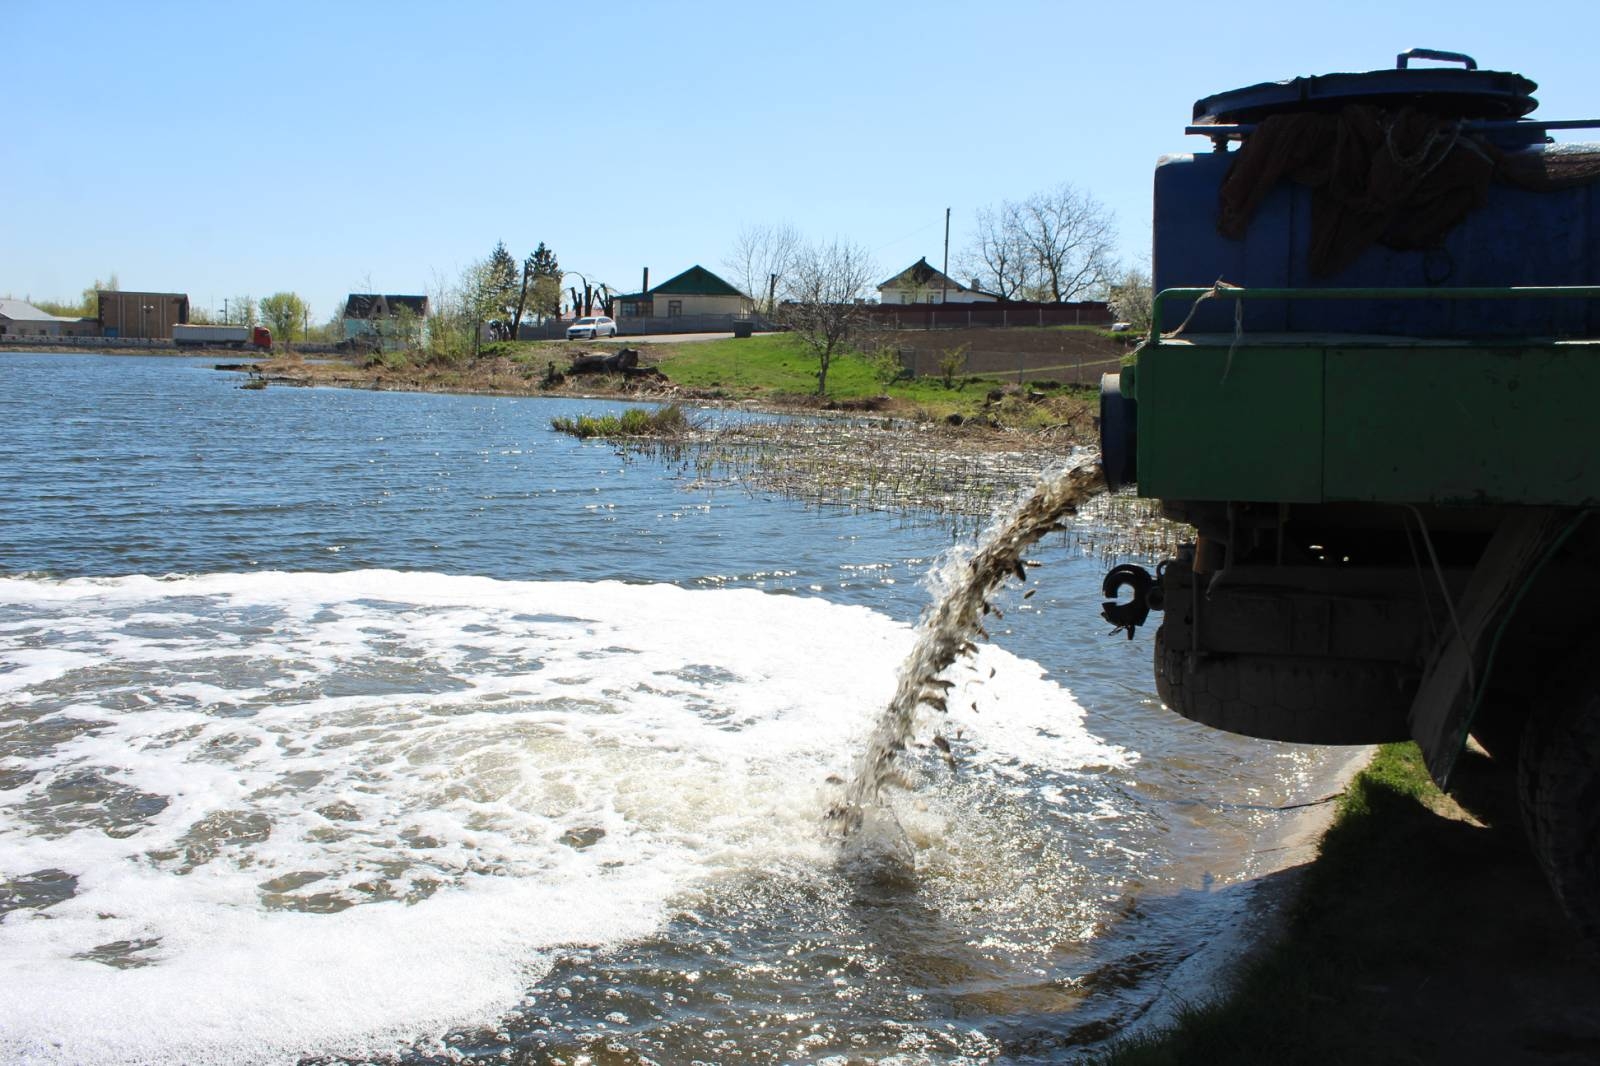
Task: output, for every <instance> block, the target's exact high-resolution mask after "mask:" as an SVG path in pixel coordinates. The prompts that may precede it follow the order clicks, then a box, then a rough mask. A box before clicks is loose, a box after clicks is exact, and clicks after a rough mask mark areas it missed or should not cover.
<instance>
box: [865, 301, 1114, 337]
mask: <svg viewBox="0 0 1600 1066" xmlns="http://www.w3.org/2000/svg"><path fill="white" fill-rule="evenodd" d="M867 314H868V315H869V316H870V318H871V320H872V323H873V325H875V326H877V327H878V328H880V329H922V330H936V329H986V328H994V329H1008V328H1011V327H1016V326H1109V325H1111V310H1110V309H1109V308H1108V307H1107V306H1106V305H1105V304H1104V303H1100V302H1097V301H1083V302H1079V303H1063V304H1041V303H1022V302H1020V301H1018V302H1012V303H1004V304H1000V303H992V304H984V303H979V304H875V305H870V306H869V307H868V310H867Z"/></svg>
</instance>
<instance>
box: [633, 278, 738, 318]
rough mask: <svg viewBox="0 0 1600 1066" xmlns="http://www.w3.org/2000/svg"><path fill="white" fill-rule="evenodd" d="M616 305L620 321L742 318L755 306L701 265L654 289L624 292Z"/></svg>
mask: <svg viewBox="0 0 1600 1066" xmlns="http://www.w3.org/2000/svg"><path fill="white" fill-rule="evenodd" d="M646 276H647V277H648V273H647V274H646ZM614 303H615V306H616V311H617V313H616V315H615V317H616V318H618V319H632V318H686V317H690V316H710V315H718V316H730V317H733V318H741V317H745V316H748V315H749V314H750V312H751V310H752V309H753V307H754V304H753V302H752V301H751V299H750V297H749V296H747V295H746V294H744V293H742V292H740V291H739V290H738V289H736V288H734V287H733V286H732V285H730V284H728V283H727V282H726V281H723V280H722V279H721V278H719V277H717V276H716V275H715V274H713V273H712V272H711V271H709V270H707V269H706V268H705V267H703V266H699V265H695V266H692V267H690V268H689V269H688V270H685V271H684V272H683V273H682V274H679V275H678V276H677V277H674V278H669V279H668V280H666V281H663V282H662V283H661V284H660V285H657V286H656V287H655V288H653V289H646V290H645V291H643V292H630V293H624V294H623V295H620V296H618V297H616V299H615V301H614Z"/></svg>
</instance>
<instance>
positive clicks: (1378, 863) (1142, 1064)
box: [1096, 743, 1464, 1066]
mask: <svg viewBox="0 0 1600 1066" xmlns="http://www.w3.org/2000/svg"><path fill="white" fill-rule="evenodd" d="M1432 795H1437V790H1436V789H1435V788H1434V785H1433V783H1432V782H1431V781H1430V780H1429V778H1428V773H1427V769H1426V768H1425V767H1424V766H1423V763H1422V757H1421V754H1420V753H1419V752H1418V750H1417V747H1416V745H1415V744H1410V743H1406V744H1390V745H1386V746H1384V747H1383V748H1381V749H1379V752H1378V754H1377V757H1376V758H1375V759H1374V761H1373V762H1372V764H1371V765H1370V766H1369V767H1368V768H1367V769H1366V770H1364V771H1363V772H1362V773H1360V774H1359V775H1357V776H1356V778H1355V779H1354V780H1353V781H1352V783H1351V785H1350V787H1349V788H1348V789H1347V790H1346V791H1345V793H1344V795H1343V796H1342V797H1341V798H1340V800H1339V806H1338V811H1337V814H1336V816H1335V820H1334V824H1333V825H1332V827H1331V828H1330V829H1329V830H1328V832H1327V834H1326V836H1325V837H1324V839H1323V842H1322V849H1321V853H1320V855H1319V857H1318V859H1317V861H1316V862H1315V863H1313V864H1311V866H1310V867H1309V868H1308V869H1307V871H1306V875H1305V882H1304V884H1303V885H1302V886H1301V890H1300V894H1299V896H1298V898H1297V900H1296V903H1295V904H1294V906H1293V908H1292V909H1291V912H1290V915H1289V920H1288V925H1287V929H1286V931H1285V934H1284V936H1283V937H1282V939H1281V940H1279V941H1278V942H1277V943H1275V944H1274V945H1273V946H1271V947H1270V948H1268V949H1267V950H1266V951H1265V952H1264V953H1263V954H1261V955H1260V956H1259V957H1257V958H1256V959H1255V960H1254V961H1253V962H1251V963H1249V964H1247V965H1246V966H1245V967H1244V969H1243V971H1242V972H1241V973H1240V974H1239V976H1238V982H1237V984H1236V986H1235V987H1234V988H1233V990H1232V991H1231V993H1230V994H1228V995H1227V996H1226V997H1225V998H1223V999H1221V1000H1219V1001H1217V1002H1214V1003H1210V1004H1201V1005H1195V1006H1190V1007H1187V1008H1185V1009H1184V1010H1183V1011H1182V1012H1181V1013H1180V1015H1179V1018H1178V1020H1177V1022H1176V1023H1175V1024H1174V1026H1173V1027H1172V1028H1170V1029H1168V1030H1166V1031H1164V1032H1159V1033H1156V1034H1153V1035H1150V1036H1146V1037H1143V1038H1139V1039H1133V1040H1128V1041H1124V1042H1121V1043H1119V1044H1116V1045H1113V1047H1112V1048H1111V1049H1110V1050H1109V1051H1108V1052H1107V1053H1105V1054H1104V1055H1103V1056H1101V1057H1100V1058H1099V1059H1097V1060H1096V1061H1097V1062H1098V1063H1099V1064H1100V1066H1179V1064H1185V1066H1186V1064H1190V1063H1195V1064H1199V1063H1205V1064H1211V1063H1230V1064H1235V1066H1252V1064H1262V1066H1265V1064H1268V1063H1270V1064H1273V1066H1284V1064H1292V1063H1307V1064H1310V1063H1329V1062H1351V1063H1355V1062H1360V1063H1375V1062H1396V1061H1402V1062H1403V1061H1411V1059H1410V1058H1409V1057H1408V1056H1409V1054H1410V1052H1408V1051H1407V1050H1406V1049H1404V1048H1397V1047H1396V1046H1395V1045H1394V1043H1393V1042H1392V1041H1391V1039H1390V1038H1389V1036H1388V1035H1387V1033H1386V1031H1385V1029H1386V1027H1385V1026H1384V1024H1383V1023H1382V1020H1381V1018H1380V1017H1379V1015H1380V1012H1381V1010H1382V1007H1383V1000H1382V997H1375V996H1374V995H1373V993H1372V987H1373V982H1375V981H1377V982H1381V980H1382V977H1381V976H1378V977H1373V976H1370V975H1373V974H1380V975H1381V974H1382V973H1385V972H1388V971H1389V970H1391V969H1393V968H1395V967H1404V966H1415V965H1422V966H1427V965H1433V964H1435V961H1430V960H1432V953H1433V952H1436V951H1438V950H1440V949H1441V947H1442V948H1443V949H1444V950H1446V951H1448V941H1447V940H1446V941H1445V943H1444V944H1440V943H1437V941H1439V940H1440V939H1441V938H1440V934H1439V931H1438V928H1437V926H1436V925H1434V924H1432V923H1429V922H1427V921H1419V918H1420V917H1421V916H1423V915H1426V914H1427V913H1428V912H1429V911H1430V910H1433V911H1437V910H1438V904H1437V902H1436V901H1437V900H1439V899H1441V898H1448V897H1449V895H1450V893H1451V886H1452V884H1454V883H1459V881H1458V879H1459V878H1460V877H1462V876H1463V875H1464V874H1463V870H1462V869H1460V868H1459V866H1458V865H1457V864H1456V863H1454V862H1451V861H1447V860H1441V858H1440V850H1439V849H1438V848H1436V847H1434V846H1431V845H1430V840H1431V838H1432V836H1433V835H1434V834H1436V833H1437V831H1438V830H1437V827H1438V823H1439V822H1441V821H1442V820H1441V819H1440V818H1439V817H1438V816H1437V815H1435V814H1434V813H1433V812H1432V811H1431V810H1430V809H1429V808H1428V807H1427V805H1426V803H1425V802H1424V799H1425V798H1426V797H1429V796H1432ZM1439 964H1446V963H1439ZM1415 1061H1423V1060H1422V1059H1416V1060H1415Z"/></svg>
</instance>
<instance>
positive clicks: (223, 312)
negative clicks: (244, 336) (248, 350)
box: [222, 296, 228, 326]
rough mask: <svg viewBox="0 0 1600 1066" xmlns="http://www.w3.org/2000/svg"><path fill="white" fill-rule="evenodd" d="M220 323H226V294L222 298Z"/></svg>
mask: <svg viewBox="0 0 1600 1066" xmlns="http://www.w3.org/2000/svg"><path fill="white" fill-rule="evenodd" d="M222 324H223V325H224V326H226V325H227V324H228V298H227V297H226V296H224V297H223V298H222Z"/></svg>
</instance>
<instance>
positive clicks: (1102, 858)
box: [0, 353, 1341, 1063]
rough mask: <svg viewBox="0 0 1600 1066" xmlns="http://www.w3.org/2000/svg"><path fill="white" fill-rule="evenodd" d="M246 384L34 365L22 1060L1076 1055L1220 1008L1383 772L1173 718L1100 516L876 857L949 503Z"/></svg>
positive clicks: (18, 480) (973, 686)
mask: <svg viewBox="0 0 1600 1066" xmlns="http://www.w3.org/2000/svg"><path fill="white" fill-rule="evenodd" d="M238 385H239V379H238V378H237V377H236V376H234V375H230V374H225V373H219V372H217V371H214V370H212V369H210V364H209V363H208V362H206V361H201V360H189V359H173V358H150V357H108V356H87V355H86V356H75V355H30V354H26V353H6V354H0V499H3V500H4V504H3V505H0V987H3V988H4V989H5V990H6V991H5V994H4V995H0V1059H4V1060H6V1061H30V1062H35V1061H36V1062H48V1063H123V1062H147V1061H172V1062H191V1063H201V1062H204V1063H254V1062H286V1063H295V1062H304V1061H314V1062H338V1061H355V1062H366V1061H385V1062H388V1061H399V1062H446V1061H462V1060H464V1059H470V1060H473V1061H519V1062H556V1061H561V1062H569V1063H577V1062H595V1063H631V1062H645V1061H655V1062H661V1063H676V1062H690V1061H696V1060H698V1061H704V1062H759V1063H775V1062H840V1063H843V1062H854V1061H893V1062H897V1063H922V1062H940V1063H942V1062H992V1061H999V1062H1046V1061H1062V1060H1070V1059H1071V1058H1073V1057H1074V1056H1076V1055H1078V1054H1080V1053H1081V1052H1082V1051H1083V1050H1084V1049H1087V1048H1093V1047H1094V1046H1096V1045H1097V1044H1098V1043H1099V1042H1101V1041H1103V1040H1104V1039H1105V1038H1106V1037H1107V1036H1109V1035H1112V1034H1114V1033H1116V1032H1117V1031H1119V1030H1121V1029H1123V1028H1124V1027H1126V1026H1129V1025H1132V1024H1136V1023H1138V1022H1139V1020H1140V1019H1141V1018H1144V1017H1146V1016H1147V1015H1149V1014H1151V1013H1152V1012H1155V1011H1159V1010H1160V1009H1161V1004H1162V1003H1163V1002H1164V1000H1163V993H1164V992H1171V991H1174V990H1175V991H1176V992H1178V993H1179V994H1182V995H1185V996H1188V997H1191V998H1192V997H1194V996H1195V995H1200V994H1204V991H1205V988H1206V983H1207V981H1208V980H1209V977H1208V974H1209V972H1210V971H1209V970H1208V968H1207V966H1206V965H1205V964H1203V963H1204V960H1205V959H1206V958H1207V957H1208V952H1210V951H1211V945H1213V944H1214V943H1215V942H1218V941H1220V940H1224V939H1226V935H1227V933H1228V931H1229V930H1232V929H1236V928H1237V927H1238V926H1240V925H1241V924H1242V923H1247V922H1248V921H1250V920H1251V917H1252V908H1253V906H1254V904H1253V903H1252V901H1251V899H1250V897H1249V894H1248V893H1247V892H1245V891H1243V886H1244V885H1245V884H1246V883H1247V882H1249V881H1250V879H1251V878H1252V877H1253V876H1256V875H1257V874H1259V873H1260V872H1262V871H1263V870H1266V869H1269V868H1270V867H1271V866H1272V865H1273V863H1274V861H1275V854H1276V849H1277V848H1278V846H1279V844H1280V843H1281V840H1280V837H1281V834H1282V833H1283V831H1285V830H1286V829H1287V828H1288V826H1289V823H1288V822H1287V819H1288V818H1289V817H1291V815H1289V814H1287V813H1284V812H1281V811H1278V810H1276V809H1274V808H1276V807H1279V806H1283V805H1288V804H1295V803H1303V802H1306V801H1308V800H1313V799H1317V798H1320V796H1321V795H1322V794H1323V792H1324V791H1325V790H1326V788H1327V781H1328V779H1329V776H1330V773H1331V772H1332V769H1333V767H1334V763H1335V761H1336V760H1337V759H1339V758H1341V757H1340V756H1331V755H1329V754H1327V753H1325V752H1322V751H1319V750H1316V749H1306V748H1297V747H1293V746H1290V745H1275V744H1267V743H1262V742H1254V741H1248V740H1242V739H1239V738H1233V737H1228V736H1224V735H1221V734H1217V733H1213V732H1210V731H1207V730H1204V729H1202V728H1200V727H1197V726H1193V725H1191V724H1189V723H1187V722H1184V721H1182V720H1180V719H1178V718H1176V717H1175V716H1172V715H1170V714H1168V713H1167V712H1165V711H1163V710H1162V709H1161V708H1160V706H1159V704H1158V703H1157V702H1156V700H1155V696H1154V693H1153V691H1152V682H1151V678H1150V665H1149V657H1150V646H1149V638H1148V636H1144V637H1142V639H1140V640H1137V641H1134V642H1129V641H1126V640H1122V639H1111V638H1109V637H1107V635H1106V626H1105V625H1104V624H1103V623H1102V622H1101V620H1100V618H1099V600H1100V595H1099V582H1100V578H1101V576H1102V574H1103V573H1104V570H1105V569H1106V564H1105V563H1103V562H1102V561H1100V560H1097V559H1094V558H1090V557H1087V556H1086V555H1085V554H1084V552H1083V551H1082V550H1081V549H1079V548H1076V547H1075V546H1074V542H1073V541H1072V540H1071V539H1070V538H1068V537H1059V538H1055V539H1053V540H1051V541H1047V542H1045V543H1044V544H1043V545H1041V546H1040V547H1039V549H1038V550H1037V551H1036V552H1035V553H1034V556H1035V557H1036V558H1037V560H1038V561H1039V562H1040V563H1041V564H1042V565H1041V567H1040V568H1039V569H1038V570H1036V571H1034V572H1033V575H1032V580H1031V581H1030V587H1032V588H1034V589H1035V590H1036V592H1035V594H1034V595H1033V596H1032V597H1031V598H1028V599H1026V600H1024V599H1023V598H1022V589H1020V588H1013V589H1012V590H1010V591H1009V592H1008V593H1007V595H1006V596H1005V597H1004V598H1003V599H1002V601H1001V606H1002V608H1003V609H1004V611H1005V614H1004V620H1003V621H999V622H996V623H995V625H994V626H993V627H992V630H993V635H994V638H995V639H994V641H993V643H991V644H988V645H986V646H985V647H984V648H982V649H981V651H980V654H979V656H978V657H977V659H976V661H975V662H974V663H972V664H971V666H970V667H961V666H958V667H956V668H954V669H953V670H952V671H951V673H950V674H949V675H947V676H948V677H949V678H950V679H951V680H952V681H954V682H955V683H956V687H955V689H954V690H953V691H952V693H951V696H950V699H949V705H950V708H951V713H950V715H949V716H948V718H944V719H941V720H940V721H931V720H930V721H929V722H928V723H927V725H926V727H925V730H924V733H923V740H924V742H926V741H927V740H930V739H931V738H932V736H933V735H934V733H935V732H939V733H941V734H942V735H943V736H944V737H946V738H948V740H949V742H950V744H951V746H952V750H953V754H954V755H955V756H956V767H955V769H954V770H952V769H950V768H949V767H948V766H946V764H945V762H944V761H943V759H942V758H941V757H940V754H941V753H939V752H938V751H935V750H932V749H931V748H930V749H929V750H928V751H926V752H918V753H916V755H915V758H914V759H913V760H912V762H913V772H914V776H915V778H916V780H915V785H916V787H915V788H913V789H911V790H909V791H907V792H905V793H903V794H900V795H898V796H897V798H896V800H895V803H896V813H897V815H898V817H899V819H900V822H901V824H902V825H903V826H904V828H905V830H906V833H907V835H908V837H909V839H910V841H911V843H912V845H913V846H914V848H915V852H916V855H915V871H914V873H910V874H907V875H905V876H897V877H877V878H867V877H863V876H861V875H860V874H859V873H853V872H852V871H851V870H850V869H849V868H847V867H844V866H841V864H839V863H838V862H837V858H838V856H837V846H836V844H834V843H833V842H832V841H831V840H830V839H829V837H828V835H827V833H826V832H825V830H824V827H823V814H824V812H825V810H826V809H827V806H828V803H829V802H830V799H831V796H832V792H831V791H830V790H831V786H830V785H829V784H828V779H829V778H830V776H837V775H845V774H848V773H849V771H850V768H851V762H852V759H853V757H854V756H855V755H856V753H857V752H858V751H859V749H860V747H861V743H862V740H863V738H864V736H865V734H866V732H867V731H868V729H869V728H870V726H871V724H872V721H873V719H874V716H875V715H876V713H877V711H878V710H879V709H880V708H881V707H882V706H883V705H884V703H885V701H886V699H887V698H888V696H889V695H890V693H891V692H892V691H893V689H894V683H895V671H896V668H897V666H898V665H899V663H900V661H901V659H902V658H903V656H904V655H905V654H906V652H907V650H908V649H909V648H910V646H911V640H912V629H911V627H912V625H913V624H914V623H915V621H916V619H917V617H918V615H919V613H920V612H921V610H922V609H923V607H924V606H925V605H926V604H927V602H928V590H927V588H926V586H925V584H924V581H925V579H926V578H927V576H928V575H929V573H930V572H931V571H932V570H933V569H934V568H935V566H936V564H937V563H938V562H939V560H940V558H941V557H942V556H943V555H944V553H946V552H948V551H950V550H951V549H952V548H955V547H958V546H959V545H961V544H963V543H965V541H966V538H965V536H961V535H957V534H956V533H953V531H952V529H951V525H950V522H949V521H948V520H940V519H936V518H934V517H931V516H922V517H919V516H916V515H904V516H901V515H885V514H876V513H864V512H856V511H851V510H847V509H842V508H817V507H807V506H804V505H802V504H799V503H794V502H790V501H786V500H783V499H777V498H772V497H770V496H767V495H763V494H761V493H759V492H753V491H747V490H746V489H744V488H743V487H741V486H740V485H738V484H728V483H721V484H715V485H710V484H705V483H702V482H700V481H697V480H696V478H695V474H694V470H693V465H692V464H690V463H685V462H676V463H675V462H672V461H669V460H665V459H660V458H648V457H639V456H628V455H624V454H622V453H619V451H618V450H617V449H616V448H614V447H612V446H609V445H606V444H601V443H594V442H579V441H577V440H574V439H572V438H570V437H566V436H563V435H560V434H557V433H555V432H553V431H552V430H551V429H550V428H549V426H550V419H551V417H552V416H555V415H572V414H575V413H591V412H596V411H600V410H606V409H612V408H615V407H617V406H619V405H616V404H609V403H605V402H577V401H565V400H546V399H524V398H516V399H511V398H494V397H477V396H438V395H418V394H398V393H382V392H364V391H348V390H310V389H290V388H269V389H266V390H264V391H248V390H241V389H239V388H238ZM713 417H716V416H713Z"/></svg>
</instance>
